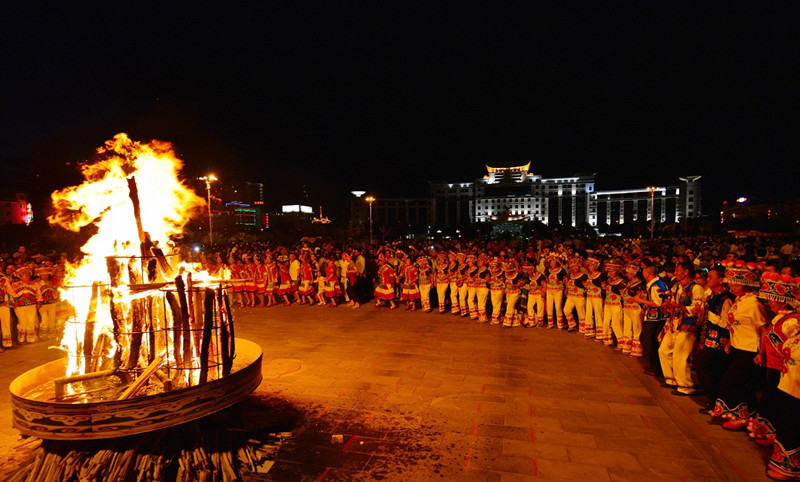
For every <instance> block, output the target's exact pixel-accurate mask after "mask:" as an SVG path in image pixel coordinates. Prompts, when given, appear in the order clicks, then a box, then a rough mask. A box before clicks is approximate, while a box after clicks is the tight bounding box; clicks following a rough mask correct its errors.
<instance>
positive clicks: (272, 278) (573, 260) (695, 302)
mask: <svg viewBox="0 0 800 482" xmlns="http://www.w3.org/2000/svg"><path fill="white" fill-rule="evenodd" d="M207 261H208V267H209V269H211V270H212V271H220V270H222V272H224V273H225V274H226V276H228V277H229V278H230V279H231V283H232V285H233V293H234V299H235V300H237V301H238V303H239V304H240V305H242V306H265V307H266V306H271V305H275V304H283V305H292V304H308V305H313V304H316V305H327V306H329V307H336V306H338V305H339V304H340V303H347V304H349V306H351V307H353V308H358V307H360V306H361V305H362V304H364V303H367V302H368V301H369V300H370V299H374V300H375V306H376V307H388V309H390V310H393V309H397V308H398V307H400V306H404V307H405V309H406V310H408V311H416V310H421V311H423V312H425V313H428V312H438V313H441V314H451V315H456V316H460V317H464V318H470V319H472V320H475V321H476V322H478V323H486V324H490V325H498V326H502V327H505V328H516V327H528V328H533V327H538V328H545V329H558V330H565V331H569V332H575V333H576V334H577V335H580V336H582V337H584V338H585V339H587V340H594V341H596V342H599V343H603V344H604V345H607V346H609V347H613V348H615V349H616V350H618V351H619V352H620V353H621V354H624V355H628V356H631V357H637V358H638V357H641V358H642V359H643V360H644V363H645V364H646V368H645V370H646V371H647V372H648V373H650V374H651V375H653V376H655V377H658V379H659V380H660V382H661V383H662V384H663V385H664V386H667V387H670V388H672V392H671V393H672V394H673V395H675V396H688V397H698V398H697V400H698V403H700V404H701V408H700V411H701V412H702V413H704V414H706V415H708V416H709V417H712V418H713V419H715V420H718V421H719V422H720V425H721V426H722V428H723V429H726V430H741V431H743V432H746V433H747V436H748V437H749V438H750V439H752V440H753V442H754V443H757V444H760V445H764V446H769V447H772V448H773V453H772V456H771V457H770V461H769V465H768V469H767V474H768V475H769V476H770V477H772V478H774V479H779V480H787V479H788V480H791V479H800V416H798V413H800V364H798V361H800V314H798V307H800V277H798V276H797V275H798V270H797V268H798V265H797V263H798V245H797V244H792V243H784V244H782V245H768V246H754V245H743V244H741V243H733V244H730V245H724V244H722V243H720V242H719V241H718V240H712V239H705V240H691V241H690V242H687V240H678V241H674V242H672V243H671V244H664V243H661V244H660V245H659V244H655V245H649V246H647V247H643V246H642V245H641V244H640V243H639V242H637V241H635V240H618V241H610V242H609V241H607V240H604V241H603V242H602V243H599V244H598V243H595V244H594V245H590V246H589V245H587V243H586V241H579V240H567V241H564V242H558V241H550V240H544V241H538V242H536V243H528V244H514V243H512V244H506V243H477V242H467V243H445V244H439V245H437V246H429V245H427V246H426V245H422V244H419V243H394V244H392V245H385V246H382V247H379V248H372V247H366V248H365V249H361V248H356V247H347V248H343V249H337V248H335V247H334V246H332V245H328V246H321V247H317V248H315V249H312V248H311V247H309V246H308V245H307V244H306V245H298V246H296V247H293V248H288V247H276V248H272V249H269V248H267V247H263V246H262V247H254V246H250V247H235V248H233V249H232V250H230V251H228V252H226V253H219V254H218V255H217V256H216V257H212V258H211V259H208V260H207ZM700 397H703V398H700ZM703 400H705V403H702V401H703Z"/></svg>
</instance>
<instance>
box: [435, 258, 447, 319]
mask: <svg viewBox="0 0 800 482" xmlns="http://www.w3.org/2000/svg"><path fill="white" fill-rule="evenodd" d="M448 266H449V263H448V259H447V255H445V254H444V253H440V254H439V255H438V256H437V257H436V266H435V269H436V276H435V278H436V279H435V282H436V297H437V300H438V301H439V313H446V312H447V290H448V289H449V288H450V271H449V269H448Z"/></svg>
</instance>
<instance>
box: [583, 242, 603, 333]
mask: <svg viewBox="0 0 800 482" xmlns="http://www.w3.org/2000/svg"><path fill="white" fill-rule="evenodd" d="M585 265H586V279H585V280H584V281H583V288H584V292H585V293H586V313H585V315H584V322H583V324H584V327H583V332H584V333H583V336H585V337H586V338H595V337H596V336H597V335H598V333H599V334H600V335H602V333H603V288H602V286H603V279H604V276H603V272H602V271H600V269H599V268H600V259H599V258H597V257H595V256H590V257H588V258H586V263H585Z"/></svg>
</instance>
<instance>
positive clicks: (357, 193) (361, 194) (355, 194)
mask: <svg viewBox="0 0 800 482" xmlns="http://www.w3.org/2000/svg"><path fill="white" fill-rule="evenodd" d="M350 193H351V194H352V195H353V196H355V197H361V196H363V195H364V194H366V193H367V191H350Z"/></svg>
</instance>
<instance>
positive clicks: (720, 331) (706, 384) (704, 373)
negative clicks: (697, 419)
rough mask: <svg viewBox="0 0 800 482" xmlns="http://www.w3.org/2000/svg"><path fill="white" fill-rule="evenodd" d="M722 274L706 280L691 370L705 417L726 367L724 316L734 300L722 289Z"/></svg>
mask: <svg viewBox="0 0 800 482" xmlns="http://www.w3.org/2000/svg"><path fill="white" fill-rule="evenodd" d="M724 282H725V270H724V268H722V267H716V268H712V269H710V270H709V271H708V276H707V277H706V316H705V317H706V322H705V326H704V327H703V336H702V338H701V341H700V344H701V348H700V352H699V353H698V354H697V356H695V357H694V359H693V361H692V367H693V368H694V371H695V373H696V374H697V383H698V384H699V385H700V388H702V389H703V393H705V395H706V397H707V398H708V400H709V401H708V403H707V404H706V405H705V406H704V407H703V408H701V409H700V412H701V413H705V414H708V413H709V411H710V410H712V409H713V408H714V403H715V402H716V400H717V393H718V392H719V384H720V380H721V379H722V375H723V374H724V373H725V370H727V368H728V365H729V364H730V358H731V356H730V353H729V350H730V346H729V345H730V341H731V335H730V332H729V331H728V328H727V326H728V312H729V311H730V309H731V306H733V301H734V299H736V297H735V296H734V295H733V294H731V292H730V291H728V289H727V288H726V287H725V285H724Z"/></svg>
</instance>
